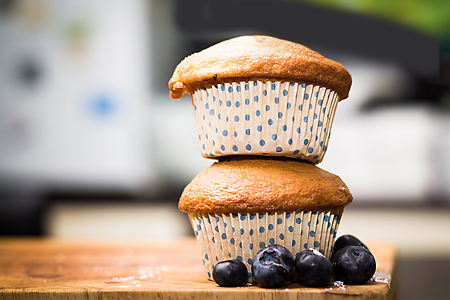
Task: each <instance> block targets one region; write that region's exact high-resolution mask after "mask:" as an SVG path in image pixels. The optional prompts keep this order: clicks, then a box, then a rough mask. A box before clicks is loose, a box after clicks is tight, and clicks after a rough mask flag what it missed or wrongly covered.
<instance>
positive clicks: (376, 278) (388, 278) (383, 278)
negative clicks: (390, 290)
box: [370, 272, 391, 285]
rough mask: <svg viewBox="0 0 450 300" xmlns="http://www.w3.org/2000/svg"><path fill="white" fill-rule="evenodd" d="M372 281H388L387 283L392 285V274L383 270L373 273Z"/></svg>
mask: <svg viewBox="0 0 450 300" xmlns="http://www.w3.org/2000/svg"><path fill="white" fill-rule="evenodd" d="M370 281H372V282H379V283H386V284H388V285H390V284H391V275H390V274H386V273H382V272H378V273H376V274H375V275H373V277H372V278H371V279H370Z"/></svg>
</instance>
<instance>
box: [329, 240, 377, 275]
mask: <svg viewBox="0 0 450 300" xmlns="http://www.w3.org/2000/svg"><path fill="white" fill-rule="evenodd" d="M332 262H333V266H334V274H335V278H336V280H339V281H343V282H344V283H347V284H363V283H365V282H367V281H369V280H370V278H372V276H373V274H375V269H376V262H375V258H374V257H373V255H372V253H370V251H369V250H367V249H366V248H364V247H361V246H347V247H345V248H342V249H341V250H339V251H338V252H336V254H335V256H334V257H333V259H332Z"/></svg>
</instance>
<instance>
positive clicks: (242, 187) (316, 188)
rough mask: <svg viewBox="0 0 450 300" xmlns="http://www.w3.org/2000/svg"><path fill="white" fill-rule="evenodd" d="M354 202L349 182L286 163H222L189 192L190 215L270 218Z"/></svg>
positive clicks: (184, 204) (183, 201)
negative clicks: (260, 215)
mask: <svg viewBox="0 0 450 300" xmlns="http://www.w3.org/2000/svg"><path fill="white" fill-rule="evenodd" d="M352 199H353V197H352V194H351V193H350V191H349V189H348V187H347V186H346V185H345V183H344V182H343V181H342V180H341V179H340V178H339V177H338V176H337V175H334V174H331V173H329V172H327V171H325V170H323V169H320V168H318V167H316V166H314V165H313V164H310V163H307V162H303V161H298V160H291V159H286V158H263V157H234V158H233V159H228V158H226V159H222V160H221V161H219V162H216V163H214V164H213V165H211V166H210V167H208V168H206V169H205V170H203V171H202V172H201V173H200V174H198V175H197V176H196V177H195V178H194V179H193V180H192V181H191V183H189V184H188V185H187V186H186V188H185V189H184V191H183V193H182V195H181V197H180V201H179V208H180V210H182V211H184V212H189V213H264V212H274V211H286V212H289V211H298V210H302V211H321V210H332V209H337V208H343V207H344V206H345V205H347V204H349V203H350V202H351V201H352Z"/></svg>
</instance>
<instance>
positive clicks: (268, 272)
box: [213, 235, 376, 288]
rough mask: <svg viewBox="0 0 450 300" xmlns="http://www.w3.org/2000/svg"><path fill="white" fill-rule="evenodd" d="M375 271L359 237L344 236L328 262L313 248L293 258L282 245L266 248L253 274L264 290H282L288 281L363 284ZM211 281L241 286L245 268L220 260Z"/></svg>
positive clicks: (322, 284) (339, 239) (372, 258)
mask: <svg viewBox="0 0 450 300" xmlns="http://www.w3.org/2000/svg"><path fill="white" fill-rule="evenodd" d="M375 269H376V262H375V258H374V256H373V255H372V253H371V252H370V250H369V248H367V246H366V245H364V244H363V243H362V242H361V241H360V240H359V239H358V238H356V237H354V236H352V235H343V236H341V237H340V238H338V239H337V240H336V242H335V244H334V250H333V254H332V256H331V260H330V259H328V258H326V257H325V256H324V255H322V253H320V252H319V251H317V250H314V249H309V250H304V251H302V252H300V253H299V254H297V256H296V257H295V259H294V257H293V255H292V253H291V252H290V251H289V250H288V249H286V248H284V247H283V246H280V245H275V244H273V245H269V246H267V247H265V248H263V249H262V250H261V251H259V252H258V253H257V254H256V255H255V257H254V259H253V264H252V275H253V279H254V281H255V282H256V283H258V284H259V285H260V286H261V287H265V288H276V287H282V286H284V285H286V284H287V282H289V281H298V282H299V283H301V284H304V285H307V286H314V287H316V286H329V285H330V284H331V282H332V281H333V280H336V281H342V282H344V283H345V284H364V283H366V282H367V281H369V280H370V279H371V278H372V276H373V275H374V274H375ZM293 273H294V274H293ZM292 275H294V278H295V279H294V280H293V279H291V277H292ZM213 279H214V281H215V282H216V283H217V284H219V285H220V286H226V287H232V286H242V285H245V284H246V283H247V279H248V277H247V268H246V267H245V265H244V264H243V263H242V262H241V261H239V260H237V259H233V260H226V261H222V262H219V263H218V264H217V265H215V267H214V269H213Z"/></svg>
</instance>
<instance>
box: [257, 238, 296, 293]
mask: <svg viewBox="0 0 450 300" xmlns="http://www.w3.org/2000/svg"><path fill="white" fill-rule="evenodd" d="M293 268H294V257H293V256H292V254H291V252H289V250H288V249H286V248H284V247H283V246H280V245H274V244H273V245H269V246H266V247H264V248H263V249H261V251H259V252H258V253H256V255H255V258H254V259H253V264H252V274H253V279H254V280H255V281H256V282H257V283H258V284H259V285H260V286H262V287H268V288H274V287H281V286H284V285H285V284H286V279H287V278H288V275H289V273H290V272H291V271H292V269H293Z"/></svg>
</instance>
